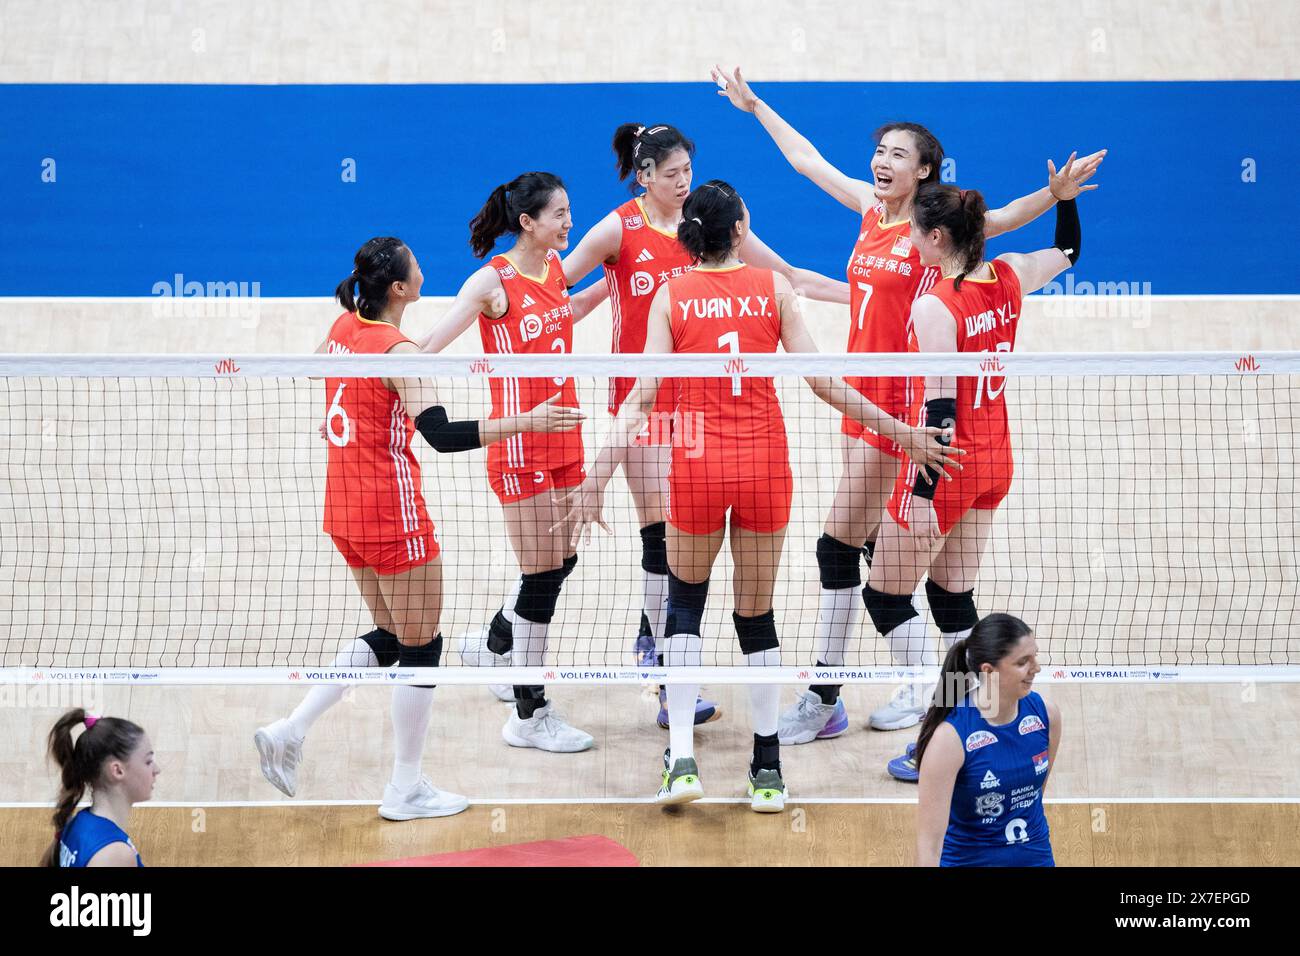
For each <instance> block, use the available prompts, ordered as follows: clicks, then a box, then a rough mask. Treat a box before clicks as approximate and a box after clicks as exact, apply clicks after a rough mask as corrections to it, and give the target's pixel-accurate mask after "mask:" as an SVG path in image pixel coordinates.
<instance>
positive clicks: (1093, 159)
mask: <svg viewBox="0 0 1300 956" xmlns="http://www.w3.org/2000/svg"><path fill="white" fill-rule="evenodd" d="M1074 157H1075V154H1074V153H1071V154H1070V158H1069V159H1068V160H1066V162H1065V165H1064V166H1062V167H1061V168H1060V170H1059V171H1058V170H1057V168H1056V165H1055V164H1054V163H1053V162H1052V161H1051V160H1050V159H1049V160H1048V161H1047V185H1046V186H1044V187H1043V188H1042V189H1040V190H1038V191H1037V192H1032V193H1030V194H1029V195H1028V196H1021V197H1020V198H1019V199H1015V200H1012V201H1011V202H1009V203H1007V204H1006V205H1005V206H1002V207H1001V208H1000V209H990V210H989V211H988V212H986V213H985V214H984V238H985V239H992V238H993V237H994V236H1000V235H1001V234H1002V233H1004V232H1011V231H1012V230H1013V229H1019V228H1020V227H1021V226H1023V225H1025V224H1026V223H1029V222H1033V221H1034V220H1035V219H1037V218H1038V217H1039V216H1041V215H1042V214H1043V213H1045V212H1047V210H1049V209H1051V208H1052V206H1053V205H1054V204H1055V203H1057V202H1060V201H1064V200H1068V199H1074V198H1075V197H1076V196H1078V195H1079V193H1081V192H1087V191H1089V190H1092V189H1096V188H1097V184H1096V183H1094V184H1093V185H1091V186H1085V185H1084V183H1086V182H1087V181H1088V180H1089V179H1091V178H1092V175H1093V173H1095V172H1096V171H1097V167H1098V166H1100V165H1101V161H1102V160H1103V159H1105V158H1106V150H1104V149H1102V150H1098V151H1097V152H1095V153H1093V154H1092V155H1090V156H1085V157H1083V159H1075V158H1074Z"/></svg>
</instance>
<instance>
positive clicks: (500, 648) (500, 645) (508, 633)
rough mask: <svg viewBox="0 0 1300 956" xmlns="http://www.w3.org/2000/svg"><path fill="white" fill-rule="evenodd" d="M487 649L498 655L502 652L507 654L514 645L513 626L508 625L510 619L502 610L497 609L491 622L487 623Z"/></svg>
mask: <svg viewBox="0 0 1300 956" xmlns="http://www.w3.org/2000/svg"><path fill="white" fill-rule="evenodd" d="M487 646H488V650H489V651H491V652H492V653H493V654H496V655H497V656H498V657H500V656H501V655H503V654H509V653H510V651H511V649H512V648H513V647H514V646H515V632H514V628H512V627H511V626H510V619H509V618H508V617H506V615H505V612H504V611H497V613H496V615H495V616H493V618H492V623H491V624H489V625H488V639H487Z"/></svg>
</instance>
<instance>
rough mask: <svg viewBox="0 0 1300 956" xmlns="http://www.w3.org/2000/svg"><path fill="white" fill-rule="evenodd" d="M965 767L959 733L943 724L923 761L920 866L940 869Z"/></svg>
mask: <svg viewBox="0 0 1300 956" xmlns="http://www.w3.org/2000/svg"><path fill="white" fill-rule="evenodd" d="M963 763H965V755H964V754H963V753H962V749H961V741H960V740H958V739H957V731H956V730H954V729H953V726H952V724H949V723H947V722H944V723H942V724H940V725H939V726H938V728H937V729H936V730H935V732H934V736H933V737H931V738H930V743H929V744H928V745H926V748H925V753H924V754H923V755H922V757H921V776H920V779H919V781H918V786H917V797H918V806H917V810H916V865H917V866H938V865H939V858H940V857H941V856H942V855H943V838H944V835H945V834H946V833H947V832H948V817H949V815H950V814H951V813H952V790H953V787H955V786H956V784H957V774H958V773H959V772H960V771H961V767H962V764H963Z"/></svg>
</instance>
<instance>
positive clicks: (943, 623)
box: [925, 578, 980, 634]
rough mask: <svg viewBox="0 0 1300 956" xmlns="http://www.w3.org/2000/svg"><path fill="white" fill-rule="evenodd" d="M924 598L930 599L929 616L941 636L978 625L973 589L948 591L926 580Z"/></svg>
mask: <svg viewBox="0 0 1300 956" xmlns="http://www.w3.org/2000/svg"><path fill="white" fill-rule="evenodd" d="M925 596H926V597H927V598H929V599H930V615H931V616H932V617H933V618H934V624H935V627H937V628H939V632H940V633H941V634H953V633H955V632H957V631H965V630H969V629H970V628H972V627H974V626H975V625H976V624H978V623H979V619H980V616H979V613H978V612H977V611H976V610H975V589H974V588H971V589H970V590H969V591H949V590H947V589H946V588H942V587H940V586H939V585H937V584H935V583H934V582H933V581H931V580H930V579H929V578H927V579H926V581H925Z"/></svg>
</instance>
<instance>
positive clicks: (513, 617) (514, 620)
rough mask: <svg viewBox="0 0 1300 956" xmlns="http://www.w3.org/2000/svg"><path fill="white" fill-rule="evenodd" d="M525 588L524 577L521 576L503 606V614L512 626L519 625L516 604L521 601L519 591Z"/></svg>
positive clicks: (516, 579) (516, 580)
mask: <svg viewBox="0 0 1300 956" xmlns="http://www.w3.org/2000/svg"><path fill="white" fill-rule="evenodd" d="M523 586H524V577H523V575H522V574H521V575H520V576H519V577H517V578H515V583H514V587H512V588H511V589H510V593H509V594H507V595H506V599H505V601H504V602H502V604H501V613H502V614H504V615H505V618H506V620H507V621H509V622H510V624H511V626H513V625H515V624H518V623H519V615H518V614H516V613H515V602H516V601H518V600H519V589H520V588H521V587H523Z"/></svg>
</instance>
